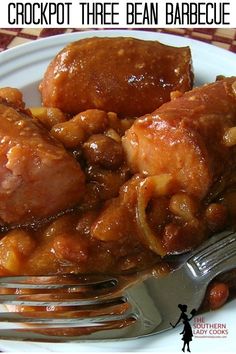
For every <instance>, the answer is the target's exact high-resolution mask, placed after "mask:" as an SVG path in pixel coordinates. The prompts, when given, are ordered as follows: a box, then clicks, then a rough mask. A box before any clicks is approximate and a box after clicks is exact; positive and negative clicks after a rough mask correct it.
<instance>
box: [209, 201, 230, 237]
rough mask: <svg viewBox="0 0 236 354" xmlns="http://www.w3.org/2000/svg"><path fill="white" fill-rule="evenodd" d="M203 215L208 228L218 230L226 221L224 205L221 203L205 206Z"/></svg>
mask: <svg viewBox="0 0 236 354" xmlns="http://www.w3.org/2000/svg"><path fill="white" fill-rule="evenodd" d="M205 216H206V221H207V224H208V226H209V228H210V230H212V231H217V230H220V229H221V228H222V227H223V226H224V225H225V223H226V219H227V210H226V207H225V206H224V205H223V204H219V203H212V204H210V205H209V206H208V207H207V209H206V211H205Z"/></svg>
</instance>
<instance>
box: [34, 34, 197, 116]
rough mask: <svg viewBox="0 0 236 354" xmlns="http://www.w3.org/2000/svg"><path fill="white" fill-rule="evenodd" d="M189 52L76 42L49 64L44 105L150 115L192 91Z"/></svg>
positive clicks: (154, 45)
mask: <svg viewBox="0 0 236 354" xmlns="http://www.w3.org/2000/svg"><path fill="white" fill-rule="evenodd" d="M192 81H193V74H192V71H191V52H190V49H189V48H188V47H184V48H175V47H170V46H167V45H164V44H161V43H159V42H156V41H155V42H153V41H141V40H138V39H133V38H97V37H94V38H89V39H84V40H80V41H77V42H73V43H71V44H69V45H68V46H67V47H66V48H64V49H63V50H62V51H61V52H60V53H59V54H58V55H57V56H56V57H55V58H54V59H53V61H52V62H51V63H50V65H49V67H48V69H47V71H46V73H45V75H44V79H43V80H42V82H41V84H40V91H41V94H42V102H43V104H44V105H45V106H47V107H57V108H60V109H61V110H62V111H64V112H68V113H72V114H76V113H79V112H81V111H84V110H86V109H91V108H98V109H102V110H104V111H107V112H109V111H111V112H116V113H117V114H118V116H121V117H138V116H140V115H142V114H146V113H151V112H152V111H153V110H154V109H156V108H157V107H159V106H160V105H162V104H163V103H164V102H167V101H169V99H170V93H171V91H174V90H179V91H181V92H185V91H187V90H190V89H191V87H192Z"/></svg>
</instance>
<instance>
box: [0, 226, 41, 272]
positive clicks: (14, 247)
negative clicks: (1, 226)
mask: <svg viewBox="0 0 236 354" xmlns="http://www.w3.org/2000/svg"><path fill="white" fill-rule="evenodd" d="M34 248H35V241H34V240H33V239H32V238H31V237H30V235H29V234H28V233H27V232H25V231H23V230H14V231H10V232H9V233H8V234H7V235H6V236H4V237H3V238H2V239H1V241H0V268H3V269H6V270H7V271H8V272H10V273H12V274H19V273H20V270H21V268H22V262H23V260H24V258H25V257H27V256H29V255H30V253H31V252H32V251H33V249H34Z"/></svg>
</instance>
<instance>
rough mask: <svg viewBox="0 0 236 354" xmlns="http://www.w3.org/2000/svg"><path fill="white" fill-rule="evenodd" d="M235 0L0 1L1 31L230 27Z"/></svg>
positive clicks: (233, 24) (235, 24) (234, 19)
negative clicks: (23, 29)
mask: <svg viewBox="0 0 236 354" xmlns="http://www.w3.org/2000/svg"><path fill="white" fill-rule="evenodd" d="M235 14H236V0H226V1H220V0H214V1H203V0H195V1H190V0H178V1H177V0H169V1H167V0H153V1H151V0H147V1H128V0H112V1H106V0H100V1H98V0H97V1H94V0H87V1H79V0H67V1H63V0H62V1H60V0H57V1H47V0H41V1H32V0H21V1H11V0H4V1H1V2H0V27H2V28H9V27H14V28H21V27H31V28H40V27H45V28H57V27H61V26H63V27H64V28H71V27H73V28H90V27H93V28H101V27H102V28H135V27H136V28H140V27H142V28H175V27H176V28H178V27H181V28H192V27H200V28H216V27H217V28H218V27H219V28H234V27H236V15H235Z"/></svg>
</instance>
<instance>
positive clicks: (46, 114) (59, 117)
mask: <svg viewBox="0 0 236 354" xmlns="http://www.w3.org/2000/svg"><path fill="white" fill-rule="evenodd" d="M30 111H31V113H32V115H33V117H35V118H36V119H37V120H39V121H40V122H41V123H42V124H43V125H44V126H45V127H46V128H47V129H51V128H52V127H53V126H54V125H56V124H59V123H63V122H65V121H66V117H65V115H64V113H63V112H62V111H61V110H60V109H59V108H47V107H31V108H30Z"/></svg>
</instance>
